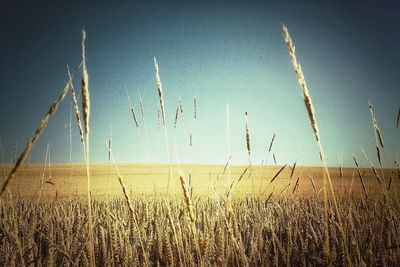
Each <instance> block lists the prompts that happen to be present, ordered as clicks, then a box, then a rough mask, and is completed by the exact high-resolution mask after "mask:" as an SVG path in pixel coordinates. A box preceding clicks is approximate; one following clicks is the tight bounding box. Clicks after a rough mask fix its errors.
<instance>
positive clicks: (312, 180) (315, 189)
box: [308, 174, 317, 192]
mask: <svg viewBox="0 0 400 267" xmlns="http://www.w3.org/2000/svg"><path fill="white" fill-rule="evenodd" d="M308 177H309V178H310V180H311V184H312V187H313V189H314V192H317V187H316V186H315V182H314V179H313V178H312V176H311V174H309V175H308Z"/></svg>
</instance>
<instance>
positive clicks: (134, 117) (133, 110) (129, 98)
mask: <svg viewBox="0 0 400 267" xmlns="http://www.w3.org/2000/svg"><path fill="white" fill-rule="evenodd" d="M125 92H126V96H127V97H128V101H129V108H130V110H131V113H132V118H133V121H134V122H135V125H136V127H139V124H138V122H137V119H136V113H135V109H134V108H133V104H132V101H131V97H130V96H129V93H128V89H126V87H125Z"/></svg>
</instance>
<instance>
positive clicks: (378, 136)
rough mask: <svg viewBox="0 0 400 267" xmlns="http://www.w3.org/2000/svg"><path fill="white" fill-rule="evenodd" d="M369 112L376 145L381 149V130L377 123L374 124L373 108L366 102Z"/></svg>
mask: <svg viewBox="0 0 400 267" xmlns="http://www.w3.org/2000/svg"><path fill="white" fill-rule="evenodd" d="M368 105H369V111H370V112H371V119H372V127H373V128H374V132H375V138H376V145H377V146H378V145H380V147H381V148H383V139H382V134H381V130H380V129H379V127H378V123H377V122H376V118H375V114H374V107H373V106H372V104H371V102H370V101H368Z"/></svg>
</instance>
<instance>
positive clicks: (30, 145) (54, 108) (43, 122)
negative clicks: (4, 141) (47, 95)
mask: <svg viewBox="0 0 400 267" xmlns="http://www.w3.org/2000/svg"><path fill="white" fill-rule="evenodd" d="M71 83H72V81H71V80H70V79H69V80H68V82H67V84H66V85H65V87H64V89H63V90H62V91H61V93H60V95H59V96H58V98H57V99H56V100H55V101H54V102H53V104H51V106H50V108H49V110H48V111H47V113H46V114H45V116H44V117H43V119H42V120H41V121H40V123H39V125H38V127H37V128H36V131H35V133H34V135H33V137H32V138H31V139H30V140H29V141H28V143H27V144H26V146H25V149H24V151H23V152H22V153H21V155H20V156H19V157H18V159H17V160H16V162H15V164H14V167H13V168H12V169H11V171H10V172H9V174H8V175H7V179H6V180H5V182H4V184H3V186H2V188H1V191H0V197H1V195H2V194H3V193H4V191H5V190H6V188H7V185H8V184H9V183H10V182H11V180H12V179H13V178H14V177H15V175H16V174H17V171H18V170H19V168H20V167H21V165H22V164H23V163H24V161H25V159H26V158H27V157H28V155H29V153H30V152H31V150H32V148H33V145H34V144H35V143H36V141H37V139H38V138H39V137H40V136H41V135H42V133H43V131H44V129H45V128H46V126H47V124H48V122H49V119H50V117H51V116H52V115H53V114H54V113H55V112H56V111H57V109H58V106H59V104H60V103H61V102H62V101H63V99H64V98H65V96H66V95H67V93H68V90H69V89H70V88H71Z"/></svg>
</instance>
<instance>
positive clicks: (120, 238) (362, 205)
mask: <svg viewBox="0 0 400 267" xmlns="http://www.w3.org/2000/svg"><path fill="white" fill-rule="evenodd" d="M282 31H283V36H284V44H286V45H287V48H288V52H289V57H290V61H291V63H292V65H293V68H294V70H295V76H296V78H297V79H298V81H299V85H300V89H301V92H302V95H303V102H304V105H305V108H306V111H307V114H308V117H309V121H310V126H311V131H310V134H313V135H314V137H315V139H316V142H317V145H318V149H319V154H320V159H321V166H316V167H304V166H296V164H293V165H283V166H282V165H276V164H275V165H270V164H267V162H265V165H255V164H252V162H251V155H252V149H253V148H252V145H251V131H250V129H249V127H248V122H247V113H245V114H246V115H245V119H246V121H245V122H246V123H245V127H244V128H245V129H244V132H245V133H246V134H245V138H243V144H245V145H246V148H247V151H246V152H247V154H248V158H249V163H248V164H244V165H232V164H231V163H229V160H228V162H227V163H226V164H225V165H217V164H216V165H202V164H196V163H193V164H172V163H170V164H156V163H154V164H153V163H150V164H134V163H131V164H119V163H118V162H115V161H114V158H113V153H112V152H113V150H112V138H111V133H110V138H109V140H108V155H109V162H108V163H105V164H98V163H93V162H91V161H90V158H89V155H90V149H89V143H90V142H89V141H90V135H89V133H90V131H89V129H90V122H89V118H90V112H91V111H90V108H91V102H90V87H89V74H88V69H87V66H86V54H85V52H86V47H85V40H86V31H85V29H82V63H81V64H80V67H78V68H79V70H80V71H81V96H82V99H81V101H82V103H79V101H78V100H79V99H77V96H76V92H75V89H74V87H73V81H72V75H71V73H70V71H69V69H68V80H67V82H66V85H65V87H64V88H63V90H62V91H61V93H60V95H59V97H58V98H57V99H56V100H55V101H54V102H53V103H52V104H51V106H50V108H49V109H48V112H47V113H46V114H45V116H44V117H43V119H42V120H41V121H40V123H39V125H38V127H37V129H36V131H35V132H34V134H33V137H32V138H31V139H30V140H29V141H28V143H27V145H26V147H25V148H24V150H23V151H22V153H21V155H19V157H17V156H15V162H14V163H2V164H1V166H0V167H1V169H2V174H3V175H2V178H3V179H2V180H1V184H2V187H1V188H2V189H1V192H0V266H398V265H399V264H400V223H399V218H400V203H399V197H398V192H399V190H400V171H399V166H398V162H396V161H395V162H394V163H393V167H392V168H386V167H385V168H384V167H383V166H384V164H382V161H381V155H382V154H383V153H384V150H383V147H384V142H383V137H382V134H381V131H380V128H379V127H378V122H377V120H376V118H375V115H374V110H373V106H372V104H371V103H369V108H370V112H371V119H372V122H373V123H372V131H374V134H375V139H376V140H375V141H376V151H377V155H376V157H377V160H378V164H379V165H378V166H377V167H375V166H374V165H373V163H372V161H371V160H370V159H369V158H368V156H367V155H365V156H366V159H367V162H368V164H369V166H368V167H360V166H359V163H358V161H357V159H356V158H355V157H354V156H353V157H354V163H355V166H354V167H351V168H349V167H347V168H342V166H341V165H340V166H338V167H328V166H327V161H326V158H325V154H324V150H323V146H322V141H321V139H323V138H322V137H321V135H320V132H319V128H318V123H317V116H316V115H317V114H316V112H315V109H314V106H313V102H312V100H311V95H310V93H309V91H308V87H307V84H306V81H305V77H304V74H303V72H302V69H301V66H300V64H299V63H298V61H297V58H296V53H295V46H294V43H293V40H292V39H291V37H290V34H289V31H288V29H287V28H286V27H285V26H283V29H282ZM284 44H283V45H284ZM154 67H155V85H156V88H157V94H158V97H159V99H158V100H159V107H158V110H159V125H160V127H162V128H163V129H164V135H165V141H166V142H165V143H166V148H167V151H168V155H169V156H170V155H171V153H170V149H171V148H170V147H171V144H169V138H168V137H169V135H168V129H167V126H166V114H165V108H164V105H166V102H165V99H164V93H165V92H164V91H163V87H162V83H161V77H160V74H159V66H158V63H157V61H156V59H155V58H154ZM70 92H71V94H72V100H73V101H72V103H73V104H72V105H73V110H74V112H75V115H76V123H77V128H78V129H79V133H78V136H79V139H80V142H81V144H82V150H83V156H84V162H82V163H79V164H67V163H65V164H52V165H50V162H45V163H43V164H28V163H26V159H27V157H28V156H29V154H30V152H31V150H32V148H33V146H34V144H35V143H36V141H37V140H38V139H39V138H40V136H41V134H42V133H43V131H45V130H46V126H47V123H48V121H49V120H50V119H51V117H52V115H53V114H54V113H55V112H56V111H57V108H58V105H59V104H60V103H61V102H62V101H63V100H64V98H65V97H66V96H67V95H69V93H70ZM128 99H129V102H131V101H130V98H129V95H128ZM130 106H131V107H130V108H131V110H130V111H131V113H132V117H133V119H134V121H135V124H136V126H137V127H138V123H137V117H138V116H139V113H138V112H135V110H134V108H133V106H132V104H130ZM179 112H183V111H182V102H181V99H179V102H178V107H177V110H176V115H175V125H176V120H177V119H178V114H179ZM194 114H195V115H194V117H195V118H196V115H197V99H196V97H194ZM142 115H143V110H142ZM143 116H144V115H143ZM397 118H398V119H397V127H398V126H399V122H398V120H399V116H398V117H397ZM70 129H71V128H70ZM70 136H71V134H70ZM274 138H275V136H274V137H273V139H272V141H271V144H270V146H269V150H268V155H269V153H270V152H271V147H272V145H273V140H274ZM191 145H192V133H190V146H191ZM273 157H274V160H275V155H273ZM169 161H170V162H171V156H170V158H169ZM374 161H375V158H374Z"/></svg>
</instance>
